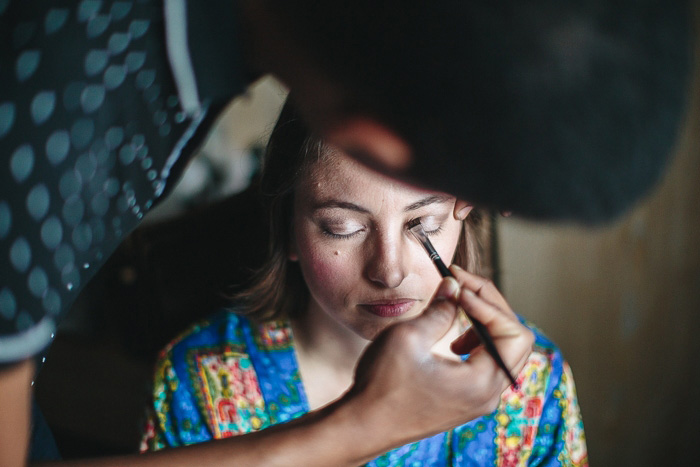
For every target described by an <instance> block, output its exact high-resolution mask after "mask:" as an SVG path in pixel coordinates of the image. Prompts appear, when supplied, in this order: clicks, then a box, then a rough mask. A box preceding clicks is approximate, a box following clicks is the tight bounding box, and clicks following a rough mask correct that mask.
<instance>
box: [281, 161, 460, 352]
mask: <svg viewBox="0 0 700 467" xmlns="http://www.w3.org/2000/svg"><path fill="white" fill-rule="evenodd" d="M454 205H455V198H454V197H452V196H448V195H445V194H443V193H437V192H430V191H424V190H420V189H416V188H413V187H409V186H407V185H404V184H401V183H400V182H396V181H394V180H391V179H389V178H386V177H385V176H383V175H380V174H378V173H376V172H373V171H371V170H370V169H368V168H366V167H364V166H362V165H360V164H359V163H358V162H355V161H354V160H352V159H350V158H349V157H348V156H345V155H343V154H340V153H337V152H336V153H334V154H332V155H330V156H328V157H326V158H324V159H323V160H321V161H319V162H316V163H314V164H313V165H312V166H311V168H310V170H308V171H307V174H306V175H305V176H304V177H302V179H301V180H300V181H299V184H298V186H297V188H296V191H295V202H294V221H293V223H294V226H293V233H294V234H293V237H292V241H291V245H290V259H292V260H296V261H299V265H300V266H301V270H302V273H303V275H304V278H305V280H306V284H307V286H308V288H309V291H310V293H311V299H310V304H309V307H310V308H309V312H311V313H313V312H319V311H320V312H323V313H325V314H327V315H328V316H330V317H331V318H332V321H334V322H336V323H338V324H340V325H342V326H344V327H345V328H347V329H350V330H351V331H353V332H354V333H356V334H357V335H359V336H361V337H363V338H365V339H369V340H372V339H374V338H375V337H376V336H377V334H378V333H379V332H381V331H382V330H383V329H384V328H386V327H387V326H388V325H389V324H391V323H394V322H396V321H399V320H405V319H408V318H412V317H415V316H417V315H418V314H420V313H421V312H422V311H423V309H424V308H425V307H426V306H427V304H428V302H429V300H430V298H431V297H432V295H433V293H434V291H435V289H436V288H437V286H438V284H439V282H440V280H441V278H440V275H439V274H438V271H437V269H436V268H435V266H434V265H433V263H432V261H431V260H430V258H429V257H428V255H427V254H426V252H425V250H424V249H423V247H422V246H421V245H420V244H419V243H418V241H416V239H415V238H414V237H413V235H412V234H411V233H410V232H409V230H408V224H409V223H410V222H411V220H413V219H416V218H420V219H421V222H422V224H423V226H424V228H425V230H426V233H427V234H428V235H429V237H430V238H431V241H432V242H433V245H434V246H435V248H436V249H437V251H438V253H439V254H440V256H441V257H442V258H443V260H445V262H446V263H448V264H449V262H450V259H451V258H452V257H453V256H454V252H455V249H456V247H457V242H458V240H459V234H460V230H461V222H460V221H457V220H456V219H455V218H454V216H453V209H454Z"/></svg>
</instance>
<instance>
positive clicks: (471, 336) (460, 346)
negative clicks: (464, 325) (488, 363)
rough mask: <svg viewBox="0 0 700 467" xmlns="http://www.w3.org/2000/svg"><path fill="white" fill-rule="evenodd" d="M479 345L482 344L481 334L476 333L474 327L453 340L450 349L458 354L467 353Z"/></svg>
mask: <svg viewBox="0 0 700 467" xmlns="http://www.w3.org/2000/svg"><path fill="white" fill-rule="evenodd" d="M479 345H481V340H480V339H479V336H477V335H476V333H475V332H474V330H473V329H467V331H466V332H465V333H464V334H462V335H461V336H459V337H458V338H457V339H455V340H454V341H452V343H451V344H450V350H452V352H454V353H455V354H457V355H466V354H468V353H471V351H472V350H474V349H475V348H476V347H478V346H479Z"/></svg>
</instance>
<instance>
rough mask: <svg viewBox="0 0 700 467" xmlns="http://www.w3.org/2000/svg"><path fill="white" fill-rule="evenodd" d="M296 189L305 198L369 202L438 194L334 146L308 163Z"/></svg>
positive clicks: (401, 199)
mask: <svg viewBox="0 0 700 467" xmlns="http://www.w3.org/2000/svg"><path fill="white" fill-rule="evenodd" d="M296 192H297V195H298V196H299V197H301V198H302V199H303V198H313V199H325V198H344V199H349V198H352V199H359V200H365V201H366V202H372V201H376V200H378V199H384V200H386V199H387V198H392V199H396V200H397V201H403V200H412V199H413V200H414V199H417V198H423V197H425V196H428V195H433V194H438V192H434V191H429V190H425V189H422V188H417V187H414V186H411V185H408V184H406V183H404V182H401V181H398V180H395V179H393V178H390V177H388V176H386V175H383V174H381V173H379V172H376V171H374V170H372V169H370V168H368V167H366V166H365V165H363V164H362V163H360V162H358V161H356V160H355V159H353V158H351V157H350V156H348V155H346V154H344V153H342V152H341V151H339V150H335V149H333V148H330V149H328V150H327V151H324V154H323V155H322V156H320V157H319V158H318V159H316V160H314V161H313V162H311V163H310V164H309V165H308V166H307V168H306V170H305V172H304V174H303V175H302V177H300V179H299V182H298V185H297V189H296Z"/></svg>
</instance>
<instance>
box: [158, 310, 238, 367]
mask: <svg viewBox="0 0 700 467" xmlns="http://www.w3.org/2000/svg"><path fill="white" fill-rule="evenodd" d="M247 327H250V322H249V321H248V319H247V318H246V317H245V316H242V315H240V314H238V313H237V312H236V309H235V308H222V309H220V310H217V311H215V312H214V313H212V314H211V315H209V316H208V317H207V318H205V319H203V320H201V321H198V322H196V323H193V324H192V325H190V326H189V327H188V328H187V329H185V330H184V331H183V332H182V333H180V334H179V335H178V336H177V337H176V338H175V339H173V340H172V341H170V342H169V343H168V344H167V345H166V346H165V347H164V348H163V349H162V350H161V351H160V353H159V358H164V357H165V356H168V355H170V356H172V355H174V354H177V353H180V352H182V351H186V350H187V349H189V348H192V347H203V346H211V347H216V346H218V345H221V344H225V343H230V342H231V341H236V340H240V336H241V335H242V332H243V330H244V329H245V328H247Z"/></svg>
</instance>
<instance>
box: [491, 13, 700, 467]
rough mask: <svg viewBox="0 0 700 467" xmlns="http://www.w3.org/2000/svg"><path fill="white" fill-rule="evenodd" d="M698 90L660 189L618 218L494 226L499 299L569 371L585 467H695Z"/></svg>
mask: <svg viewBox="0 0 700 467" xmlns="http://www.w3.org/2000/svg"><path fill="white" fill-rule="evenodd" d="M699 24H700V22H699ZM699 61H700V60H699ZM696 76H698V74H697V73H696ZM699 87H700V80H699V79H697V78H696V80H695V85H694V86H693V93H692V97H691V100H690V106H689V109H690V110H689V115H688V119H687V122H686V125H685V127H684V129H683V130H682V133H681V135H680V139H679V143H678V147H677V149H676V156H675V158H674V160H673V162H672V164H671V166H670V167H669V170H668V172H667V173H666V175H665V177H664V178H663V180H662V182H661V183H660V186H659V187H658V188H657V189H656V190H655V191H654V192H653V193H652V194H651V196H649V197H648V199H646V200H644V201H643V202H641V203H640V204H639V205H638V206H637V207H636V208H635V209H633V210H632V212H630V213H629V214H628V215H626V216H625V217H624V218H622V219H620V220H619V221H617V222H616V223H615V224H613V225H610V226H607V227H605V228H601V229H596V230H592V229H583V228H576V227H571V226H547V225H534V224H530V223H527V222H523V221H519V220H512V219H508V220H504V221H501V222H500V223H499V229H498V232H499V236H500V237H499V242H500V252H499V253H500V255H501V283H502V286H503V289H504V292H505V294H506V296H507V298H508V300H509V301H510V303H511V305H512V306H513V308H514V309H516V310H517V311H519V312H520V313H521V314H523V315H525V316H526V317H527V318H529V319H531V320H533V321H534V322H535V323H536V324H537V325H538V326H539V327H541V328H542V329H543V330H545V332H546V333H547V334H548V335H549V336H550V337H552V338H553V339H554V340H555V341H556V342H558V343H559V344H560V346H561V347H562V349H563V351H564V354H565V356H566V357H567V358H568V360H569V362H570V363H571V365H572V368H573V371H574V377H575V379H576V383H577V386H578V393H579V401H580V404H581V407H582V411H583V417H584V424H585V428H586V432H587V438H588V447H589V452H590V459H591V465H594V466H598V467H603V466H626V465H630V466H658V465H673V466H680V465H697V459H696V458H697V454H696V453H697V451H698V446H697V444H696V443H697V436H696V435H697V434H698V433H699V432H700V430H699V429H698V426H697V421H698V420H699V419H700V362H698V361H697V360H698V356H700V183H698V182H699V181H700V180H699V175H700V112H699V110H700V93H698V88H699Z"/></svg>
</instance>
